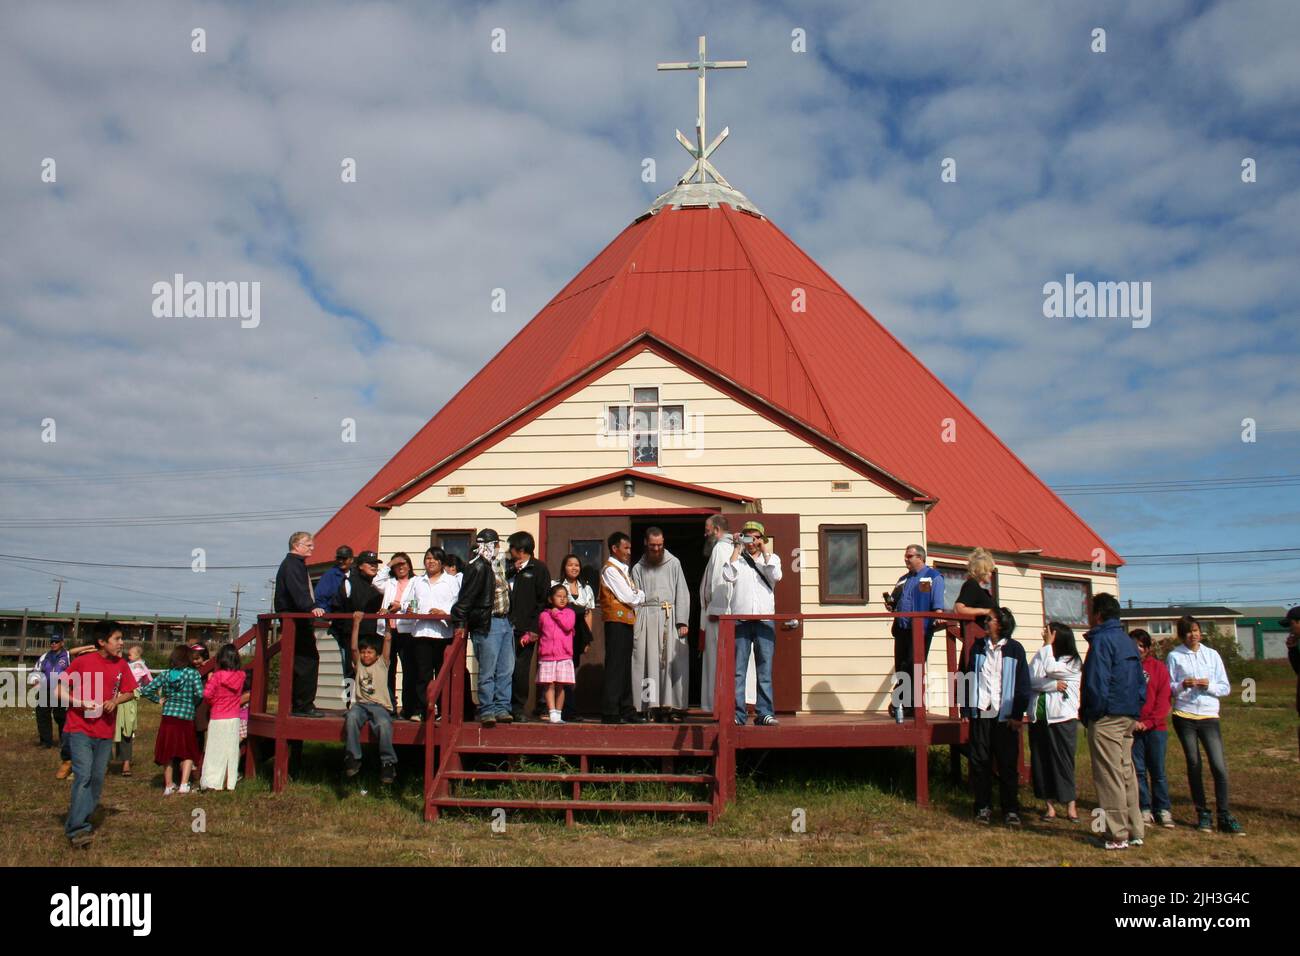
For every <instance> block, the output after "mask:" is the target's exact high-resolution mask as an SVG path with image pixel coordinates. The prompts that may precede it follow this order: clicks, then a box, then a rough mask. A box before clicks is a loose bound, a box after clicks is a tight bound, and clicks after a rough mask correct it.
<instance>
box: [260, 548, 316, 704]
mask: <svg viewBox="0 0 1300 956" xmlns="http://www.w3.org/2000/svg"><path fill="white" fill-rule="evenodd" d="M315 548H316V542H315V541H314V540H313V539H312V536H311V534H310V533H309V532H307V531H295V532H294V533H293V534H291V535H289V553H288V554H286V555H285V556H284V560H283V561H281V562H280V569H279V570H278V571H276V572H275V598H274V604H273V605H272V606H273V607H274V608H275V611H276V613H277V614H279V613H291V612H298V613H310V614H313V615H315V616H316V617H320V616H321V615H323V614H324V613H325V612H324V611H323V610H321V609H320V608H318V607H316V606H315V603H316V602H315V598H314V597H313V595H312V588H311V577H310V576H309V575H308V574H307V559H308V558H310V557H311V553H312V551H314V550H315ZM294 623H295V624H296V625H298V628H297V631H296V632H295V633H294V641H293V708H292V712H293V716H295V717H323V716H324V714H323V713H322V712H321V711H319V710H317V709H316V682H317V678H318V675H319V673H320V654H319V653H318V652H317V651H316V631H315V629H314V628H313V627H312V625H311V623H310V622H308V621H295V622H294Z"/></svg>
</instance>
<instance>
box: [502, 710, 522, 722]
mask: <svg viewBox="0 0 1300 956" xmlns="http://www.w3.org/2000/svg"><path fill="white" fill-rule="evenodd" d="M523 719H524V717H523V716H522V715H521V716H519V717H516V716H515V715H514V714H511V713H508V712H506V711H502V712H501V713H499V714H497V723H500V724H513V723H514V722H515V721H516V720H519V721H522V720H523Z"/></svg>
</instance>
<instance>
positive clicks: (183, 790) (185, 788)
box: [176, 783, 192, 793]
mask: <svg viewBox="0 0 1300 956" xmlns="http://www.w3.org/2000/svg"><path fill="white" fill-rule="evenodd" d="M176 792H177V793H191V792H192V791H191V789H190V785H189V784H188V783H183V784H181V785H180V786H179V787H177V788H176Z"/></svg>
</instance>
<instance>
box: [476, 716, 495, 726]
mask: <svg viewBox="0 0 1300 956" xmlns="http://www.w3.org/2000/svg"><path fill="white" fill-rule="evenodd" d="M478 722H479V726H481V727H495V726H496V725H497V719H496V718H495V717H493V716H492V715H491V714H487V715H486V716H483V717H480V718H479V721H478Z"/></svg>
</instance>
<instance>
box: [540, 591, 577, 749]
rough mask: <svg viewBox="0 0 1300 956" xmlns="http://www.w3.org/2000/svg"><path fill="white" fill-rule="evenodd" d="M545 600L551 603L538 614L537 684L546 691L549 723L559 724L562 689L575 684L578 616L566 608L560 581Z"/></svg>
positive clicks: (560, 721) (561, 719) (567, 599)
mask: <svg viewBox="0 0 1300 956" xmlns="http://www.w3.org/2000/svg"><path fill="white" fill-rule="evenodd" d="M547 603H548V604H549V605H550V606H549V607H547V608H546V609H545V610H544V611H542V613H541V615H540V621H541V630H542V636H541V638H540V641H541V643H540V644H539V645H538V648H537V651H538V653H537V660H538V665H537V683H538V684H539V685H540V686H541V687H544V688H545V690H546V709H547V710H549V711H550V722H551V723H553V724H562V723H564V719H563V718H562V717H561V715H560V712H561V711H562V710H563V709H564V691H565V688H566V687H572V686H573V683H574V671H573V628H574V625H575V623H576V622H577V615H575V614H574V613H573V608H571V607H569V589H568V588H566V587H565V586H564V585H563V584H556V585H553V586H552V587H551V592H550V595H549V596H548V599H547Z"/></svg>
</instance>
